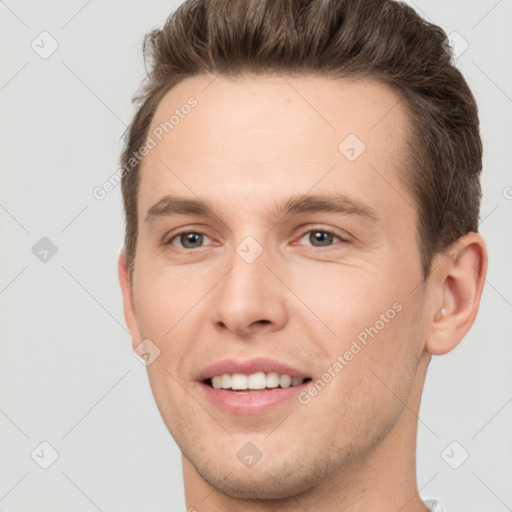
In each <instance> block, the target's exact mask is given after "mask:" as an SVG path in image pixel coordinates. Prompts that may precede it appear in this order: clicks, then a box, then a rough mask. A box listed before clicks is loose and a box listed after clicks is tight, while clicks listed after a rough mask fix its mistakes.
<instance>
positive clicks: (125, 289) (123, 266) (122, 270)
mask: <svg viewBox="0 0 512 512" xmlns="http://www.w3.org/2000/svg"><path fill="white" fill-rule="evenodd" d="M117 272H118V275H119V284H120V285H121V292H122V295H123V311H124V319H125V321H126V325H127V326H128V329H129V331H130V334H131V336H132V347H133V349H135V347H137V346H138V345H139V344H140V343H141V341H142V337H141V335H140V331H139V326H138V323H137V316H136V312H135V302H134V299H133V286H132V283H131V282H130V276H129V272H128V263H127V261H126V256H125V254H124V251H121V252H120V254H119V259H118V262H117Z"/></svg>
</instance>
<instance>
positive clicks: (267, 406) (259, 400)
mask: <svg viewBox="0 0 512 512" xmlns="http://www.w3.org/2000/svg"><path fill="white" fill-rule="evenodd" d="M309 384H310V382H309V381H308V382H304V383H302V384H300V385H298V386H293V387H289V388H273V389H267V390H262V391H261V392H256V393H254V392H252V393H240V392H236V391H227V390H225V389H216V388H212V387H210V386H208V384H205V383H204V382H200V383H199V385H200V386H201V388H202V390H203V392H204V394H205V395H206V397H207V398H208V400H210V401H211V402H213V403H214V404H215V405H216V406H217V407H218V408H219V409H222V410H223V411H225V412H228V413H231V414H238V415H242V414H243V415H256V414H265V413H266V412H268V411H270V410H271V409H272V408H274V407H277V406H278V405H282V404H284V403H285V402H287V401H289V400H291V399H293V398H296V397H297V395H298V394H299V393H300V392H301V391H302V390H303V389H304V388H305V387H306V386H308V385H309Z"/></svg>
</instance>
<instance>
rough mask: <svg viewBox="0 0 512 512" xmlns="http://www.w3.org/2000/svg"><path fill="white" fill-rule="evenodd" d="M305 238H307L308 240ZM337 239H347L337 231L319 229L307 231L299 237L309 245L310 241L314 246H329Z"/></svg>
mask: <svg viewBox="0 0 512 512" xmlns="http://www.w3.org/2000/svg"><path fill="white" fill-rule="evenodd" d="M304 240H306V242H305V241H304ZM336 241H339V242H344V241H346V240H343V239H342V238H341V237H339V236H338V235H336V234H335V233H332V232H331V231H324V230H319V229H313V230H310V231H307V232H306V233H305V234H304V235H302V237H301V238H300V239H299V242H300V243H303V244H305V245H307V243H308V242H309V243H310V244H311V245H312V246H313V247H327V246H329V245H332V244H333V243H334V242H336Z"/></svg>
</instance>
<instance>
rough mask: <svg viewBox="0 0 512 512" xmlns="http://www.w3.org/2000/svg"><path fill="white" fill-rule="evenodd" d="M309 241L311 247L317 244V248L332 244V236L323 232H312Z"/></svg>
mask: <svg viewBox="0 0 512 512" xmlns="http://www.w3.org/2000/svg"><path fill="white" fill-rule="evenodd" d="M310 241H311V243H312V244H313V245H315V243H316V242H318V243H317V246H324V245H330V244H331V243H332V235H331V234H330V233H326V232H325V231H313V232H312V233H311V235H310Z"/></svg>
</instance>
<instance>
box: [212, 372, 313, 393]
mask: <svg viewBox="0 0 512 512" xmlns="http://www.w3.org/2000/svg"><path fill="white" fill-rule="evenodd" d="M310 381H311V378H310V377H291V376H290V375H288V374H287V373H282V374H279V373H277V372H262V371H261V372H255V373H251V374H249V375H246V374H243V373H223V374H222V375H213V376H212V377H210V378H207V379H204V380H203V384H205V385H207V386H209V387H210V388H212V389H223V390H225V391H232V392H234V393H242V394H247V393H261V392H264V391H270V390H272V389H277V388H280V389H287V388H294V387H297V386H300V385H301V384H304V383H307V382H310Z"/></svg>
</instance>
